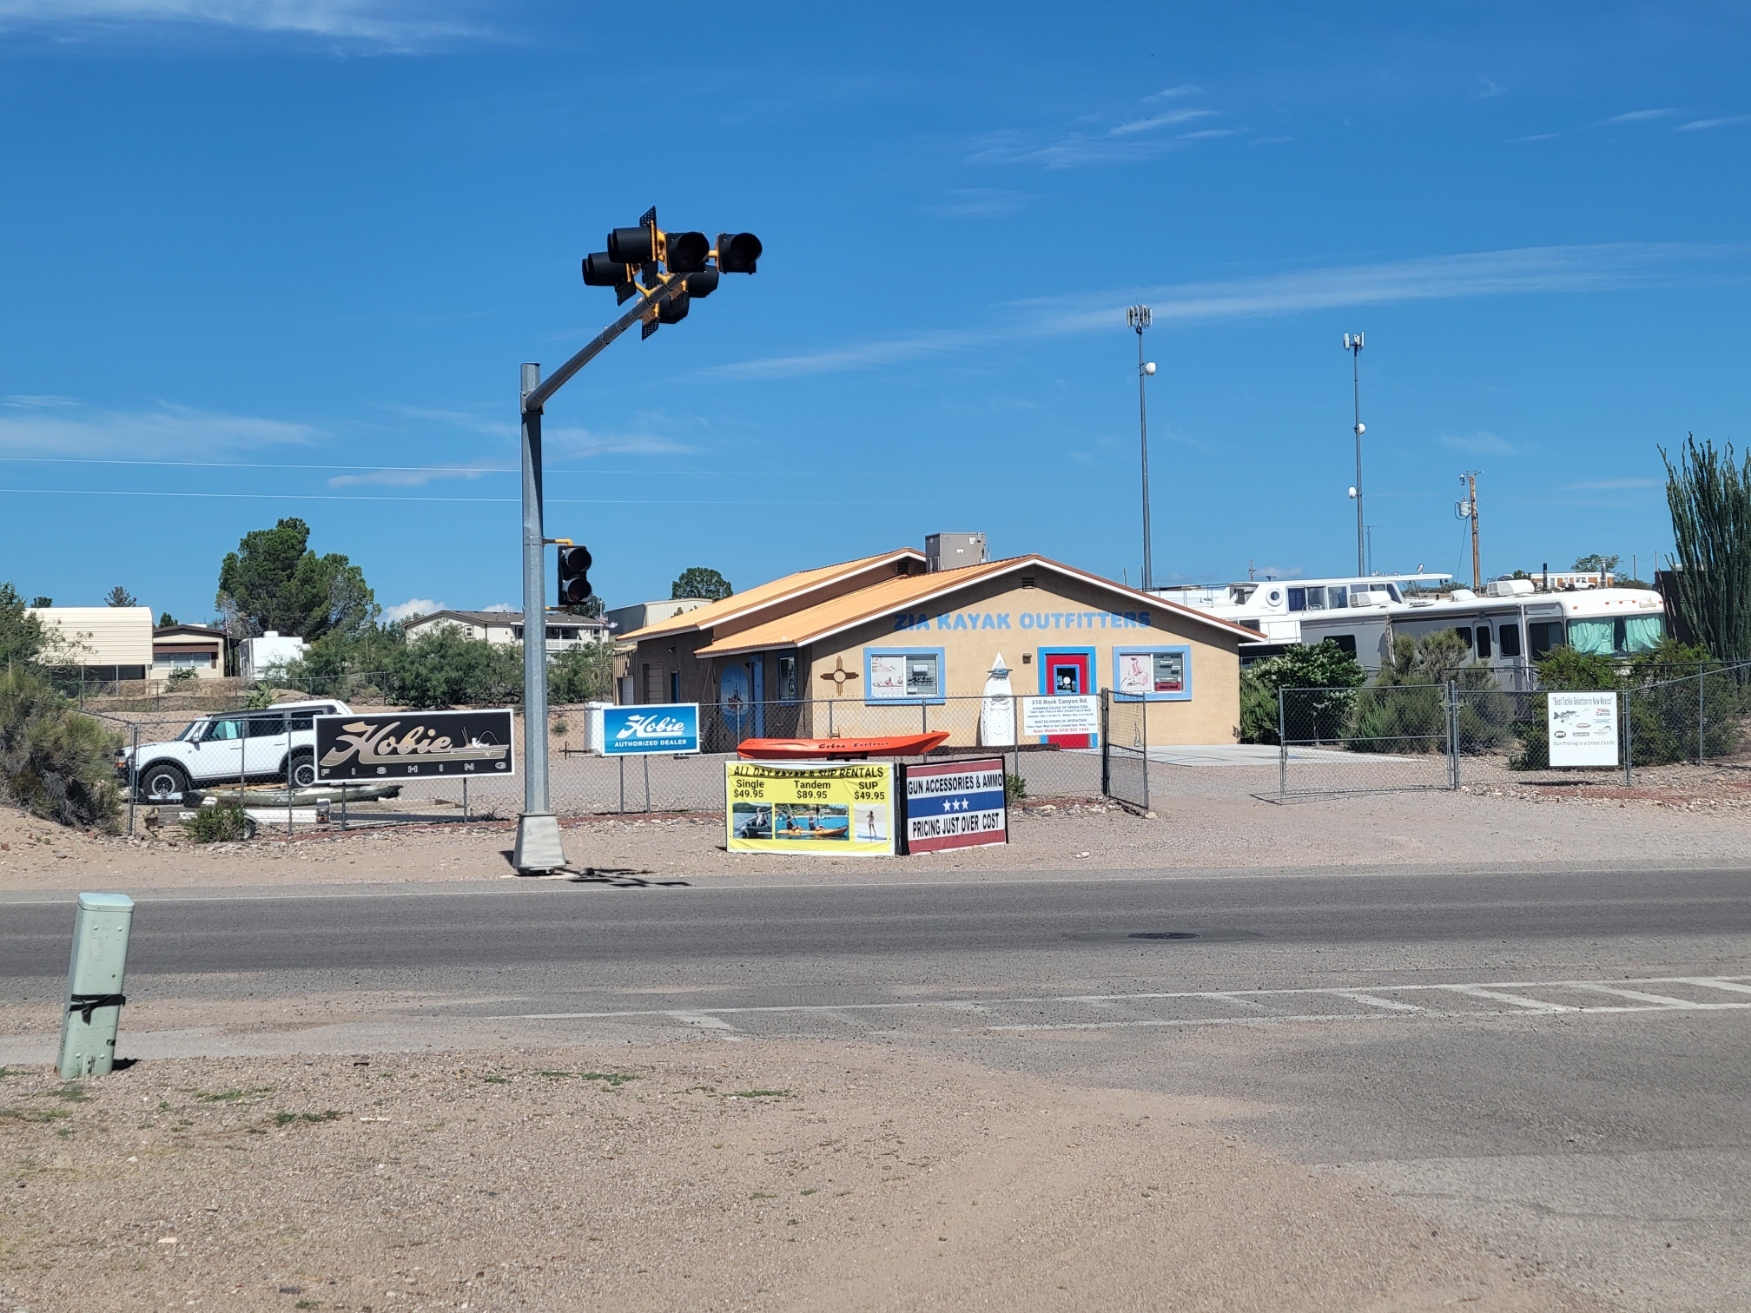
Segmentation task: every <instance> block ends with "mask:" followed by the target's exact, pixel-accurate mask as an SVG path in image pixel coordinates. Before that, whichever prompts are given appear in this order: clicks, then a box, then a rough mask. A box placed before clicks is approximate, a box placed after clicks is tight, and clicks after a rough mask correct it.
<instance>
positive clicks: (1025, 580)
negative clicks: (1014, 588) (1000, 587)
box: [1021, 574, 1034, 588]
mask: <svg viewBox="0 0 1751 1313" xmlns="http://www.w3.org/2000/svg"><path fill="white" fill-rule="evenodd" d="M1021 586H1022V587H1023V588H1032V587H1033V586H1034V577H1033V576H1032V575H1031V574H1024V575H1023V576H1022V577H1021Z"/></svg>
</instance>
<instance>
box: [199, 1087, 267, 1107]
mask: <svg viewBox="0 0 1751 1313" xmlns="http://www.w3.org/2000/svg"><path fill="white" fill-rule="evenodd" d="M273 1092H274V1087H273V1086H272V1085H252V1086H250V1087H249V1088H248V1089H246V1090H219V1091H217V1092H215V1093H213V1094H203V1093H201V1092H200V1091H199V1090H197V1091H195V1102H196V1103H236V1102H237V1101H238V1100H240V1099H259V1098H261V1096H262V1095H264V1094H272V1093H273Z"/></svg>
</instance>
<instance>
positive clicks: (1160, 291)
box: [709, 242, 1746, 378]
mask: <svg viewBox="0 0 1751 1313" xmlns="http://www.w3.org/2000/svg"><path fill="white" fill-rule="evenodd" d="M1745 250H1746V248H1743V247H1739V246H1706V245H1688V244H1664V245H1661V244H1642V243H1631V242H1623V243H1613V244H1609V245H1599V246H1534V247H1521V248H1517V249H1510V250H1504V251H1479V252H1471V253H1465V254H1459V255H1432V256H1421V257H1417V258H1413V259H1408V260H1392V261H1382V262H1379V263H1373V264H1355V265H1340V266H1331V267H1326V268H1318V269H1298V270H1289V271H1285V272H1282V273H1277V274H1268V275H1264V276H1262V277H1258V278H1248V279H1237V280H1232V281H1226V282H1203V283H1179V284H1171V285H1168V286H1158V287H1152V288H1136V289H1132V290H1130V291H1125V292H1120V291H1114V292H1110V293H1105V294H1101V295H1092V296H1077V297H1065V298H1050V299H1041V300H1035V301H1030V302H1022V303H1018V304H1015V305H1012V306H1010V307H1009V308H1008V310H1009V313H1010V317H1009V318H1008V319H1007V321H1005V322H1002V323H999V324H997V325H994V326H991V327H986V328H966V329H927V330H920V331H918V332H914V333H903V334H896V335H895V336H893V337H889V338H883V339H877V340H875V341H866V342H860V343H847V344H845V345H843V346H834V347H828V348H825V349H822V350H817V351H810V352H805V353H800V354H796V355H790V356H779V357H774V358H769V359H765V360H748V361H742V362H740V363H738V364H729V365H721V366H718V367H717V368H715V369H713V370H711V371H709V372H711V373H714V374H718V375H723V376H730V377H742V378H787V377H798V376H802V375H810V374H830V373H841V372H846V371H849V370H857V369H871V368H876V367H879V366H882V365H889V364H894V363H896V362H899V361H903V360H912V359H918V358H921V357H928V356H936V355H948V354H951V353H954V352H958V351H964V350H968V349H973V348H978V347H983V346H989V345H993V344H996V343H1001V342H1013V341H1020V340H1027V339H1044V338H1052V337H1060V336H1066V335H1071V334H1077V333H1087V332H1105V331H1109V330H1110V329H1111V328H1112V327H1113V325H1115V324H1122V323H1123V322H1124V308H1125V306H1126V305H1128V304H1133V303H1135V302H1137V301H1139V300H1141V301H1146V302H1148V303H1149V305H1150V307H1151V309H1152V311H1153V314H1154V318H1155V321H1156V322H1157V323H1168V322H1175V321H1177V322H1182V323H1203V322H1212V321H1218V320H1225V319H1247V318H1262V317H1266V316H1273V315H1288V314H1302V313H1306V312H1308V311H1314V310H1334V309H1343V308H1348V307H1356V306H1368V305H1391V304H1395V303H1402V302H1407V301H1428V300H1442V299H1449V298H1457V297H1476V296H1506V295H1527V294H1539V293H1543V294H1550V293H1574V292H1596V291H1606V290H1612V289H1618V288H1628V287H1656V286H1664V285H1669V284H1671V283H1674V282H1677V281H1679V280H1681V279H1683V278H1685V277H1688V276H1691V274H1690V271H1691V270H1693V269H1696V268H1698V267H1700V266H1704V265H1718V264H1719V263H1720V262H1722V261H1723V260H1726V259H1728V258H1730V257H1735V256H1742V255H1743V254H1745Z"/></svg>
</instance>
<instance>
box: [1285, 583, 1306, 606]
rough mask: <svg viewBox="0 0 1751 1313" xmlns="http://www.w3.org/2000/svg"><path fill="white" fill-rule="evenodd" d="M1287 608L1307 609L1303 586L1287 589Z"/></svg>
mask: <svg viewBox="0 0 1751 1313" xmlns="http://www.w3.org/2000/svg"><path fill="white" fill-rule="evenodd" d="M1289 609H1290V610H1291V611H1305V610H1306V609H1307V590H1306V589H1305V588H1291V589H1290V590H1289Z"/></svg>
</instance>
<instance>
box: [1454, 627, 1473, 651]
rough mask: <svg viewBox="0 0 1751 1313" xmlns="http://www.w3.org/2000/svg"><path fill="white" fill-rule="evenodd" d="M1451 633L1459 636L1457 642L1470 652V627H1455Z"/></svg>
mask: <svg viewBox="0 0 1751 1313" xmlns="http://www.w3.org/2000/svg"><path fill="white" fill-rule="evenodd" d="M1453 632H1454V633H1456V634H1458V635H1459V641H1460V642H1462V643H1464V644H1465V647H1466V650H1467V651H1470V650H1471V626H1470V625H1455V626H1454V627H1453Z"/></svg>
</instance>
